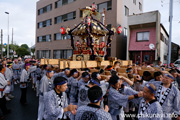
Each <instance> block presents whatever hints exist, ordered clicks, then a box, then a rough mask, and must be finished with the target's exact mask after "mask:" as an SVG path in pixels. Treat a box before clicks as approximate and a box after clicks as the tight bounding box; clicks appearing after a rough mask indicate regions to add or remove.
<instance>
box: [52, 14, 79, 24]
mask: <svg viewBox="0 0 180 120" xmlns="http://www.w3.org/2000/svg"><path fill="white" fill-rule="evenodd" d="M73 19H76V11H74V12H71V13H68V14H64V15H61V16H58V17H55V20H54V23H55V24H57V23H61V22H66V21H68V20H73Z"/></svg>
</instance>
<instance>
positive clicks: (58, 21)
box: [54, 16, 62, 24]
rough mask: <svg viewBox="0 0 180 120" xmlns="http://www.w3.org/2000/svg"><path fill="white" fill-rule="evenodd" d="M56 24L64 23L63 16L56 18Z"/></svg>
mask: <svg viewBox="0 0 180 120" xmlns="http://www.w3.org/2000/svg"><path fill="white" fill-rule="evenodd" d="M54 22H55V24H57V23H61V22H62V16H58V17H56V18H55V21H54Z"/></svg>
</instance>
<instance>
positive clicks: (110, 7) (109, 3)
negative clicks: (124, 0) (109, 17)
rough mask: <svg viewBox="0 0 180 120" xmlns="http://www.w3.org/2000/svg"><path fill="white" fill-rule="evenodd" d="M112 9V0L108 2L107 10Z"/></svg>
mask: <svg viewBox="0 0 180 120" xmlns="http://www.w3.org/2000/svg"><path fill="white" fill-rule="evenodd" d="M111 9H112V0H110V1H108V2H107V10H111Z"/></svg>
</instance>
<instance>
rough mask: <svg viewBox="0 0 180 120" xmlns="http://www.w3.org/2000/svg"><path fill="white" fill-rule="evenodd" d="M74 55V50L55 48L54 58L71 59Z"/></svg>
mask: <svg viewBox="0 0 180 120" xmlns="http://www.w3.org/2000/svg"><path fill="white" fill-rule="evenodd" d="M72 55H73V50H54V51H53V58H54V59H59V58H61V59H69V57H71V56H72Z"/></svg>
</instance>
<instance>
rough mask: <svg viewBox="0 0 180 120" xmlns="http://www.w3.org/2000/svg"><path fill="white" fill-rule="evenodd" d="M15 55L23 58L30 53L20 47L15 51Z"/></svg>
mask: <svg viewBox="0 0 180 120" xmlns="http://www.w3.org/2000/svg"><path fill="white" fill-rule="evenodd" d="M16 54H17V55H18V56H25V55H30V52H29V51H28V50H27V49H26V48H23V47H20V48H18V49H17V50H16Z"/></svg>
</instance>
